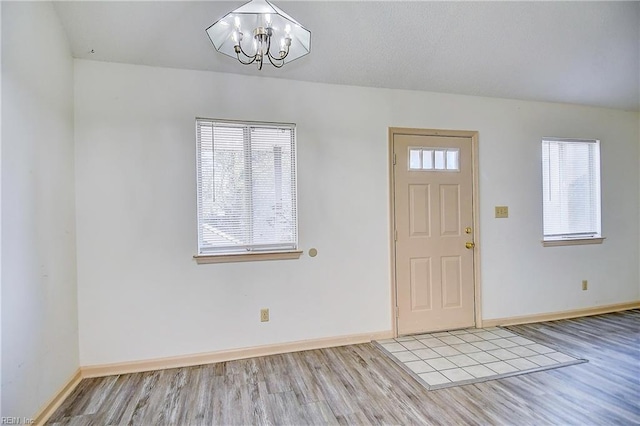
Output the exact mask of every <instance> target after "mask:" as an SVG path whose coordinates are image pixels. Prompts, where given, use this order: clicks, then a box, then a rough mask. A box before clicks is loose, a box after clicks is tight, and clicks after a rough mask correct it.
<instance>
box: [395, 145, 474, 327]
mask: <svg viewBox="0 0 640 426" xmlns="http://www.w3.org/2000/svg"><path fill="white" fill-rule="evenodd" d="M471 151H472V146H471V138H469V137H445V136H428V135H415V134H411V135H405V134H394V136H393V152H394V158H395V165H394V171H393V173H394V176H393V178H394V188H393V190H394V206H393V208H394V223H395V227H396V229H395V231H396V242H395V262H396V265H395V271H396V302H397V306H398V319H397V321H398V322H397V325H398V333H399V334H413V333H422V332H428V331H436V330H446V329H454V328H462V327H470V326H473V325H474V324H475V321H474V313H475V312H474V302H475V299H474V278H473V277H474V275H473V270H474V269H473V249H467V248H466V247H465V243H466V242H472V236H471V235H468V234H466V233H465V231H464V230H465V228H466V227H472V226H473V200H472V195H473V168H472V155H471Z"/></svg>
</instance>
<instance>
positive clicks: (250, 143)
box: [196, 119, 298, 255]
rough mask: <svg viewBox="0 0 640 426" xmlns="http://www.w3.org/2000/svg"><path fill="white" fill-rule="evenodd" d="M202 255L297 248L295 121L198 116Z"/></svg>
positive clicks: (198, 170)
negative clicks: (260, 120) (277, 122)
mask: <svg viewBox="0 0 640 426" xmlns="http://www.w3.org/2000/svg"><path fill="white" fill-rule="evenodd" d="M196 138H197V185H198V254H200V255H206V254H232V253H249V252H254V251H255V252H258V251H263V252H264V251H286V250H295V249H297V244H298V229H297V228H298V223H297V206H296V151H295V148H296V138H295V125H293V124H264V123H251V122H244V123H240V122H223V121H215V120H209V119H197V120H196Z"/></svg>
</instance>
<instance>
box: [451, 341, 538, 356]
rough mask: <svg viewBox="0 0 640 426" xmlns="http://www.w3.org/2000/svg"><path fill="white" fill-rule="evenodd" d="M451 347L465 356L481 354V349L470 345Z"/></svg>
mask: <svg viewBox="0 0 640 426" xmlns="http://www.w3.org/2000/svg"><path fill="white" fill-rule="evenodd" d="M451 347H452V348H453V349H455V350H457V351H458V352H461V353H463V354H470V353H472V352H480V351H481V349H479V348H476V347H475V346H473V345H472V344H470V343H463V344H461V345H451ZM532 355H535V353H534V354H532Z"/></svg>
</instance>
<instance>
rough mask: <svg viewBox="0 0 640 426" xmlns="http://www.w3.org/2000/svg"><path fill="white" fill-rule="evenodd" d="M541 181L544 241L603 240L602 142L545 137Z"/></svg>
mask: <svg viewBox="0 0 640 426" xmlns="http://www.w3.org/2000/svg"><path fill="white" fill-rule="evenodd" d="M542 182H543V187H542V195H543V227H544V239H543V243H545V242H549V244H545V245H561V244H572V243H573V244H585V243H601V242H602V236H601V234H600V232H601V229H600V220H601V218H600V141H597V140H577V139H552V138H546V139H543V140H542ZM589 240H591V241H589Z"/></svg>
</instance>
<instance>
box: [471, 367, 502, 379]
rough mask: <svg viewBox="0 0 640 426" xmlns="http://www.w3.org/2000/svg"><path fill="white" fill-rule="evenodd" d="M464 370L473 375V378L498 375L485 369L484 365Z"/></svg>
mask: <svg viewBox="0 0 640 426" xmlns="http://www.w3.org/2000/svg"><path fill="white" fill-rule="evenodd" d="M463 370H464V371H466V372H467V373H469V374H471V375H472V376H473V377H477V378H481V377H489V376H495V375H496V372H495V371H493V370H492V369H490V368H487V367H485V366H484V365H471V366H469V367H464V368H463Z"/></svg>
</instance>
